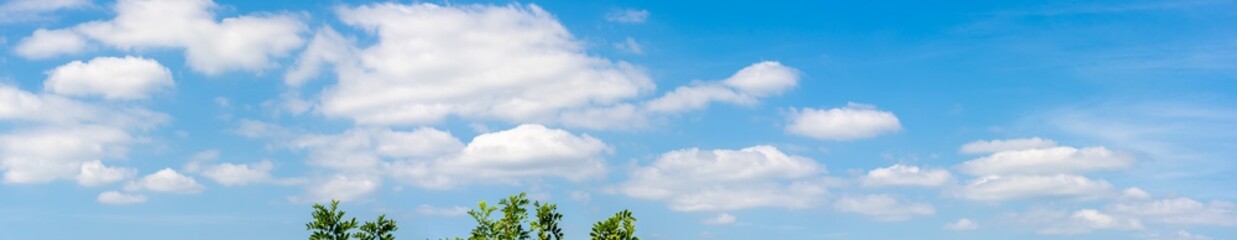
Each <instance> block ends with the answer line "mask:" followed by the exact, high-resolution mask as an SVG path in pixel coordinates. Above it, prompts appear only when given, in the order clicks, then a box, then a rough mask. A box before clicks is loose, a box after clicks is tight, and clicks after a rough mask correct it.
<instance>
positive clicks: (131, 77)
mask: <svg viewBox="0 0 1237 240" xmlns="http://www.w3.org/2000/svg"><path fill="white" fill-rule="evenodd" d="M174 85H175V83H173V82H172V73H171V71H169V70H168V69H167V68H165V67H163V65H160V64H159V62H156V61H155V60H151V59H146V58H140V57H132V56H126V57H124V58H115V57H96V58H94V59H91V60H90V61H89V62H85V63H83V62H81V61H73V62H70V63H68V64H65V65H61V66H59V67H56V69H53V70H51V72H49V73H48V77H47V81H46V82H44V83H43V89H44V91H51V92H53V93H57V94H63V95H71V96H91V95H97V96H102V97H103V98H106V99H144V98H147V97H148V95H149V94H151V93H154V92H158V91H160V90H162V89H165V88H171V87H173V86H174Z"/></svg>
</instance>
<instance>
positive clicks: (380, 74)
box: [289, 4, 653, 125]
mask: <svg viewBox="0 0 1237 240" xmlns="http://www.w3.org/2000/svg"><path fill="white" fill-rule="evenodd" d="M337 13H338V14H339V16H340V18H341V20H342V21H343V22H344V23H346V24H348V25H350V26H355V27H359V28H362V29H366V30H367V32H369V33H374V34H376V36H377V43H376V44H373V45H372V46H369V47H367V48H363V49H356V50H347V51H344V50H341V49H349V48H351V47H323V48H322V49H336V50H340V51H343V52H344V53H347V52H355V54H356V56H348V57H330V58H328V59H322V58H327V57H326V56H323V57H319V58H317V59H318V60H315V61H308V60H306V59H302V60H305V61H302V62H301V64H310V65H312V64H321V63H322V62H324V61H326V60H330V59H343V60H341V61H345V62H335V64H336V67H339V68H340V69H337V71H336V72H337V73H338V74H339V76H338V80H339V81H338V84H336V85H334V86H331V87H329V89H327V90H326V91H324V92H323V93H322V94H321V96H322V97H321V105H320V108H319V109H318V110H320V111H321V112H322V113H323V114H325V115H327V116H330V117H344V118H348V119H352V120H353V121H355V122H357V123H359V124H363V125H417V124H426V123H435V122H440V121H441V120H443V119H444V118H445V117H447V116H449V115H458V116H465V117H481V118H497V119H505V120H511V121H517V122H549V121H551V120H554V119H555V118H556V117H555V116H557V115H558V114H559V113H560V112H562V111H564V110H573V109H581V108H588V107H591V106H595V105H598V106H607V105H613V104H615V103H617V102H618V101H620V100H623V99H627V98H631V97H635V96H638V95H639V94H642V93H645V92H648V91H650V90H652V89H653V83H652V81H651V80H649V79H648V77H647V76H646V75H645V74H644V73H643V72H642V71H641V70H639V69H637V68H636V67H634V66H631V65H630V64H627V63H623V62H618V63H616V62H612V61H610V60H606V59H602V58H597V57H593V56H589V55H588V54H586V53H585V52H584V50H583V48H582V46H581V43H579V42H578V41H577V40H575V39H574V38H573V37H572V36H571V34H570V33H569V32H567V30H566V28H565V27H563V26H562V24H560V23H559V22H558V20H556V19H555V18H554V17H553V16H552V15H550V14H549V13H547V12H545V11H544V10H542V9H541V8H539V7H537V6H534V5H527V6H524V5H508V6H487V5H464V6H438V5H434V4H410V5H400V4H372V5H365V6H359V7H352V8H340V9H338V10H337ZM320 36H324V37H323V38H319V39H320V40H324V41H325V40H331V39H335V40H333V41H338V40H339V39H338V38H335V37H330V36H331V34H325V35H320ZM314 44H315V43H311V47H312V46H313V45H314ZM311 50H312V49H311ZM322 52H335V51H326V50H323V51H322ZM323 55H327V54H323ZM313 59H315V58H310V59H309V60H313ZM327 62H329V61H327ZM297 69H305V68H301V67H298V68H297ZM311 69H312V68H311ZM311 72H312V71H311ZM295 76H297V77H289V79H293V80H295V79H304V78H306V77H305V76H306V75H303V74H302V73H298V74H297V75H295ZM293 82H295V81H293Z"/></svg>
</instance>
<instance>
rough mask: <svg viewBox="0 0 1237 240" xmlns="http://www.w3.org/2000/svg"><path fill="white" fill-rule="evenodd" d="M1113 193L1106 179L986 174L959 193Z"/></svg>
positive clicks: (1004, 196)
mask: <svg viewBox="0 0 1237 240" xmlns="http://www.w3.org/2000/svg"><path fill="white" fill-rule="evenodd" d="M1112 194H1113V187H1112V184H1109V183H1108V182H1107V181H1104V180H1091V179H1088V178H1086V177H1083V176H1077V175H1068V174H1057V175H1008V176H996V175H993V176H985V177H980V178H978V179H975V180H973V181H971V182H970V183H968V184H967V185H966V186H963V188H962V189H961V192H960V195H961V197H962V198H965V199H969V200H976V201H1003V200H1012V199H1024V198H1036V197H1069V198H1081V199H1090V198H1098V197H1104V196H1108V195H1112Z"/></svg>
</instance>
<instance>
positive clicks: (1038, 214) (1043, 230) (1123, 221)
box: [1010, 208, 1143, 235]
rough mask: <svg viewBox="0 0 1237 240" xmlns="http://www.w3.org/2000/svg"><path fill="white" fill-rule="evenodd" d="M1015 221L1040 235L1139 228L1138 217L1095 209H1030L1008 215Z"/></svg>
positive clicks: (1141, 226) (1140, 223)
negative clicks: (1071, 210)
mask: <svg viewBox="0 0 1237 240" xmlns="http://www.w3.org/2000/svg"><path fill="white" fill-rule="evenodd" d="M1010 217H1011V218H1012V220H1014V221H1015V222H1017V223H1020V224H1023V225H1028V226H1030V227H1035V228H1037V230H1036V233H1037V234H1041V235H1077V234H1084V233H1089V232H1092V231H1096V230H1127V231H1128V230H1140V229H1143V225H1142V222H1141V221H1139V220H1138V219H1133V218H1125V217H1120V216H1114V215H1109V214H1106V213H1103V212H1100V211H1098V210H1095V209H1082V210H1078V211H1074V212H1072V213H1070V212H1065V211H1057V210H1048V209H1038V208H1037V209H1032V210H1029V211H1026V212H1023V213H1016V214H1012V215H1011V216H1010Z"/></svg>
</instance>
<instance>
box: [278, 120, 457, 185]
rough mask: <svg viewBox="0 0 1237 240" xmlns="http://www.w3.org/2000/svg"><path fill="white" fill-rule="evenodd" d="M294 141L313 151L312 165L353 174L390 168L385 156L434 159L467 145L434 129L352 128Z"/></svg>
mask: <svg viewBox="0 0 1237 240" xmlns="http://www.w3.org/2000/svg"><path fill="white" fill-rule="evenodd" d="M291 144H292V145H293V147H294V148H298V149H308V150H310V153H309V159H308V162H309V164H310V165H312V166H316V167H322V168H327V169H331V170H335V171H342V172H345V173H350V174H351V173H363V174H373V173H377V172H383V171H384V170H385V169H386V168H387V167H388V166H387V165H386V164H387V162H386V161H384V159H413V160H430V159H437V158H440V157H443V156H447V155H450V154H457V153H459V152H460V151H461V150H462V149H463V148H464V144H463V143H461V142H460V141H459V140H458V139H455V137H454V136H452V135H451V133H448V132H444V131H440V130H437V129H433V128H419V129H416V130H413V131H393V130H390V129H370V128H363V129H352V130H348V131H347V132H344V133H342V134H337V135H321V134H319V135H307V136H303V137H299V138H297V139H295V140H292V141H291Z"/></svg>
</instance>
